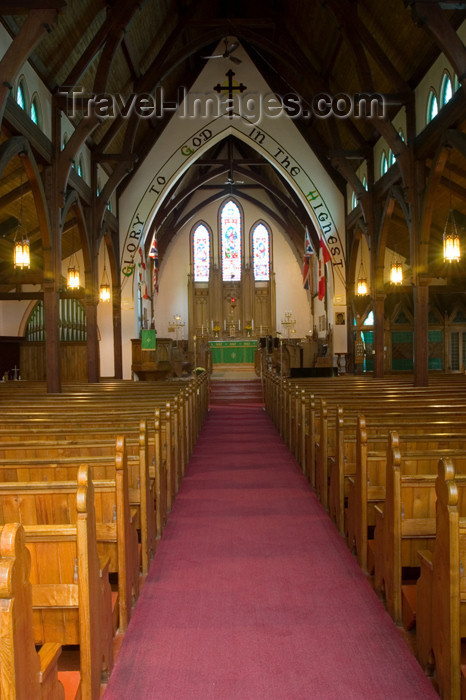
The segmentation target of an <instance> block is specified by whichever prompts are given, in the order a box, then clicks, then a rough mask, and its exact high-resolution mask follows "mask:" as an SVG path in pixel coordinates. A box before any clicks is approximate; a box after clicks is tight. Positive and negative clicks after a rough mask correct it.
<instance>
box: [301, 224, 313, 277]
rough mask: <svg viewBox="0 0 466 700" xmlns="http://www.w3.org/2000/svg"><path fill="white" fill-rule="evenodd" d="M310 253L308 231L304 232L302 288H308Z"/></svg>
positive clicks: (310, 246)
mask: <svg viewBox="0 0 466 700" xmlns="http://www.w3.org/2000/svg"><path fill="white" fill-rule="evenodd" d="M311 255H312V245H311V239H310V237H309V231H308V230H307V227H306V231H305V233H304V257H303V287H304V289H309V272H310V262H311Z"/></svg>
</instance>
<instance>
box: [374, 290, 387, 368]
mask: <svg viewBox="0 0 466 700" xmlns="http://www.w3.org/2000/svg"><path fill="white" fill-rule="evenodd" d="M384 316H385V294H376V296H375V301H374V350H375V360H374V377H383V376H384V369H385V368H384V364H385V363H384V347H385V328H384Z"/></svg>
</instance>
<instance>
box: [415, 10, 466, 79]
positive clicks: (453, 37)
mask: <svg viewBox="0 0 466 700" xmlns="http://www.w3.org/2000/svg"><path fill="white" fill-rule="evenodd" d="M404 2H405V5H406V6H407V7H411V12H412V15H413V18H414V20H415V22H417V24H418V26H421V27H423V28H424V29H425V30H426V31H427V32H428V33H429V34H430V35H431V36H432V37H433V38H434V39H435V41H436V43H437V46H438V47H439V49H440V51H442V52H443V53H444V54H445V56H446V57H447V58H448V60H449V61H450V63H451V64H452V66H453V68H454V70H455V73H456V74H457V76H458V80H459V81H460V83H461V85H462V86H463V90H464V91H465V92H466V49H465V47H464V44H463V42H462V41H461V39H460V37H459V36H458V34H457V32H456V31H455V30H454V29H453V27H452V26H451V24H450V22H449V21H448V18H447V16H446V15H445V13H444V12H443V11H442V9H441V8H440V6H439V4H438V3H432V2H425V0H404ZM465 16H466V13H465Z"/></svg>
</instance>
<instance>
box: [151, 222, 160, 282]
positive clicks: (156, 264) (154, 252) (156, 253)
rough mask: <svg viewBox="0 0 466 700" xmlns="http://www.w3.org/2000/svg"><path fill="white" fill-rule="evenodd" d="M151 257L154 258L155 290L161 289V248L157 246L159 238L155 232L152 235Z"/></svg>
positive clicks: (153, 279) (153, 278)
mask: <svg viewBox="0 0 466 700" xmlns="http://www.w3.org/2000/svg"><path fill="white" fill-rule="evenodd" d="M149 257H150V258H152V262H153V266H154V269H153V274H152V283H153V286H154V292H157V293H158V291H159V249H158V246H157V239H156V237H155V233H154V235H153V236H152V243H151V244H150V250H149Z"/></svg>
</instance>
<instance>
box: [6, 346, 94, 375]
mask: <svg viewBox="0 0 466 700" xmlns="http://www.w3.org/2000/svg"><path fill="white" fill-rule="evenodd" d="M60 357H61V373H62V379H63V380H64V381H85V380H86V379H87V344H86V343H60ZM19 366H20V370H21V378H22V379H28V380H35V381H45V379H46V378H47V372H46V363H45V343H22V345H21V348H20V365H19Z"/></svg>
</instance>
